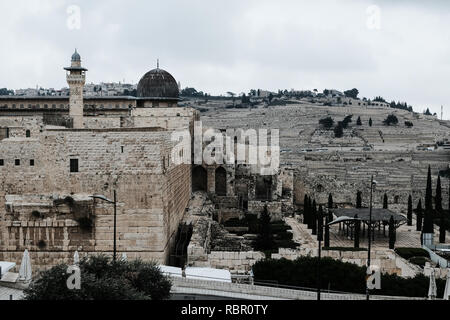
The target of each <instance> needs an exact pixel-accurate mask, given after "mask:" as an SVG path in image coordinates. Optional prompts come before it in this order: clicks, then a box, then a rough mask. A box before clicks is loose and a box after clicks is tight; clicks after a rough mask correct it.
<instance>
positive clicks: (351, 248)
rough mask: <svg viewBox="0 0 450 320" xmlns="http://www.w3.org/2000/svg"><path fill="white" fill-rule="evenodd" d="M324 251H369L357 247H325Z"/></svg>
mask: <svg viewBox="0 0 450 320" xmlns="http://www.w3.org/2000/svg"><path fill="white" fill-rule="evenodd" d="M322 249H323V250H336V251H367V249H366V248H355V247H323V248H322Z"/></svg>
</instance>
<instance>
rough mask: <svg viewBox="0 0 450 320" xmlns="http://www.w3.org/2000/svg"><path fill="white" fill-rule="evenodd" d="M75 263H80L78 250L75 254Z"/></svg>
mask: <svg viewBox="0 0 450 320" xmlns="http://www.w3.org/2000/svg"><path fill="white" fill-rule="evenodd" d="M73 264H76V265H78V264H80V255H79V254H78V250H77V251H75V253H74V254H73Z"/></svg>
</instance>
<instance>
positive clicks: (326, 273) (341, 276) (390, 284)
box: [253, 256, 445, 297]
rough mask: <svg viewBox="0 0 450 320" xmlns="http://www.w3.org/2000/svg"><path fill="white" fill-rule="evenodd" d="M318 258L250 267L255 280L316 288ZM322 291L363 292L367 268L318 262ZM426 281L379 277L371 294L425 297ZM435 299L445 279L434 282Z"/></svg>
mask: <svg viewBox="0 0 450 320" xmlns="http://www.w3.org/2000/svg"><path fill="white" fill-rule="evenodd" d="M317 265H318V258H315V257H309V256H305V257H300V258H298V259H296V260H294V261H291V260H287V259H277V260H274V259H265V260H260V261H258V262H256V264H255V265H254V266H253V273H254V276H255V281H256V282H258V281H266V282H276V283H278V284H283V285H291V286H298V287H307V288H317V277H316V272H315V271H314V270H316V268H317ZM320 275H321V288H322V289H325V290H326V289H328V288H329V289H330V290H334V291H343V292H353V293H361V294H364V293H365V292H366V285H365V284H366V280H365V279H366V268H365V267H359V266H357V265H356V264H352V263H348V262H342V261H339V260H334V259H331V258H328V257H326V258H322V259H320ZM428 285H429V278H428V277H426V276H425V275H423V274H419V275H417V276H416V277H414V278H401V277H399V276H397V275H389V274H382V275H381V289H380V290H372V292H371V294H378V295H390V296H404V297H426V296H427V295H428ZM436 285H437V288H438V296H442V294H443V292H444V286H445V280H442V279H437V280H436Z"/></svg>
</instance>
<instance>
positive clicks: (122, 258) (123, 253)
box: [120, 252, 128, 261]
mask: <svg viewBox="0 0 450 320" xmlns="http://www.w3.org/2000/svg"><path fill="white" fill-rule="evenodd" d="M120 259H121V260H122V261H127V260H128V257H127V254H126V253H125V252H122V257H121V258H120Z"/></svg>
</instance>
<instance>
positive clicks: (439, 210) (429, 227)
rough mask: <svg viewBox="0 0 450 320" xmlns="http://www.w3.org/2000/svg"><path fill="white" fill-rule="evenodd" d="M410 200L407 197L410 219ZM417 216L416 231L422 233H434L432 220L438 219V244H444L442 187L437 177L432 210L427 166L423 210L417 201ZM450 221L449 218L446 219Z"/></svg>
mask: <svg viewBox="0 0 450 320" xmlns="http://www.w3.org/2000/svg"><path fill="white" fill-rule="evenodd" d="M448 205H449V210H448V213H450V185H449V199H448ZM410 206H411V208H412V198H411V196H409V199H408V217H409V216H411V217H412V209H410ZM410 211H411V212H410ZM416 214H417V226H416V230H417V231H422V233H434V218H439V242H440V243H445V232H446V216H445V211H444V209H443V206H442V185H441V177H440V176H439V175H438V178H437V183H436V194H435V198H434V208H433V191H432V180H431V168H430V166H428V174H427V186H426V190H425V208H424V209H423V208H422V199H419V202H418V204H417V208H416ZM447 218H448V219H450V217H447Z"/></svg>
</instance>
